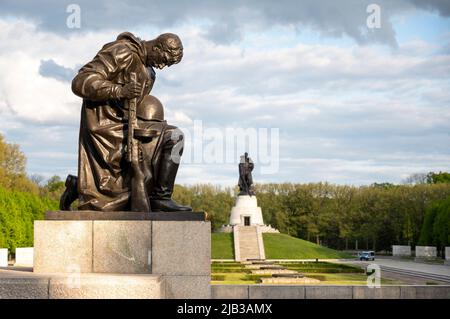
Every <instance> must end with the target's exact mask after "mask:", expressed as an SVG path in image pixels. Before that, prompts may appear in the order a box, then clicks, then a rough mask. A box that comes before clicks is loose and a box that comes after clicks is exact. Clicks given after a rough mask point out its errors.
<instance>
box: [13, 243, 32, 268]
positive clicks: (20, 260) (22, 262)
mask: <svg viewBox="0 0 450 319" xmlns="http://www.w3.org/2000/svg"><path fill="white" fill-rule="evenodd" d="M33 255H34V249H33V247H21V248H16V262H15V263H14V266H20V267H33Z"/></svg>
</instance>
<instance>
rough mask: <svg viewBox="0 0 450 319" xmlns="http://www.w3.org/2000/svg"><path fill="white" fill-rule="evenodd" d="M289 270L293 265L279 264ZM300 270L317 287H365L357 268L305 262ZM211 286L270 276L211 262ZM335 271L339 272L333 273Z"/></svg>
mask: <svg viewBox="0 0 450 319" xmlns="http://www.w3.org/2000/svg"><path fill="white" fill-rule="evenodd" d="M280 264H281V265H284V266H287V267H286V268H287V269H291V267H290V266H291V265H295V263H280ZM301 265H302V270H303V271H299V272H300V273H303V274H304V275H305V276H306V277H309V278H315V279H318V280H320V283H317V284H318V285H366V284H367V275H366V274H365V273H364V271H363V270H362V269H361V268H359V267H354V266H349V265H342V264H334V263H323V262H319V263H316V262H305V263H302V264H301ZM211 270H212V276H211V283H212V284H222V285H223V284H226V285H233V284H247V285H248V284H258V283H260V280H259V279H260V278H267V277H271V276H270V275H253V274H251V273H250V269H247V268H245V266H244V265H243V264H239V263H230V262H213V263H212V265H211ZM336 270H340V271H338V272H337V273H335V271H336ZM381 284H382V285H392V284H402V282H400V281H393V280H387V279H384V278H383V279H381Z"/></svg>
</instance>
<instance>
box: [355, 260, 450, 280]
mask: <svg viewBox="0 0 450 319" xmlns="http://www.w3.org/2000/svg"><path fill="white" fill-rule="evenodd" d="M352 263H354V264H361V265H368V264H377V265H379V266H380V267H383V266H385V267H389V268H395V269H399V270H408V271H418V272H423V273H428V274H433V275H442V276H449V277H450V266H445V265H436V264H426V263H419V262H414V261H408V260H398V259H390V258H376V259H375V261H370V262H367V261H353V262H352Z"/></svg>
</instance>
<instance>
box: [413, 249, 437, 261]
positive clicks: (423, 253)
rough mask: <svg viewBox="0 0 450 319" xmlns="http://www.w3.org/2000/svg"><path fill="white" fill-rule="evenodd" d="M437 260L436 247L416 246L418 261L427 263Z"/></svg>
mask: <svg viewBox="0 0 450 319" xmlns="http://www.w3.org/2000/svg"><path fill="white" fill-rule="evenodd" d="M436 258H437V250H436V247H433V246H416V258H415V260H416V261H427V260H433V259H436Z"/></svg>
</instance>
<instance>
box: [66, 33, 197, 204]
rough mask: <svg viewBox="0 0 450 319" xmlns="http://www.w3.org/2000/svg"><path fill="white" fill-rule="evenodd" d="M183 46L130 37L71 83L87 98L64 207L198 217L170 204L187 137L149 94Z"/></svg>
mask: <svg viewBox="0 0 450 319" xmlns="http://www.w3.org/2000/svg"><path fill="white" fill-rule="evenodd" d="M182 57H183V46H182V43H181V40H180V39H179V38H178V36H177V35H175V34H171V33H165V34H162V35H160V36H158V37H157V38H156V39H154V40H150V41H142V40H140V39H139V38H137V37H135V36H134V35H132V34H131V33H129V32H124V33H122V34H120V35H119V36H118V37H117V40H116V41H114V42H111V43H108V44H106V45H105V46H103V48H102V49H101V50H100V51H99V52H98V53H97V55H96V56H95V57H94V59H93V60H92V61H91V62H89V63H87V64H86V65H85V66H83V67H82V68H81V69H80V71H79V73H78V74H77V76H76V77H75V78H74V79H73V81H72V90H73V92H74V93H75V94H76V95H78V96H80V97H82V98H83V106H82V111H81V123H80V139H79V158H78V177H76V176H73V175H69V176H68V177H67V180H66V191H65V192H64V194H63V195H62V197H61V201H60V209H62V210H70V206H71V204H72V203H73V202H74V201H75V200H76V199H78V200H79V206H78V209H79V210H97V211H130V210H133V211H149V212H150V211H191V210H192V209H191V208H190V207H187V206H182V205H180V204H178V203H176V202H175V201H174V200H172V199H171V197H172V193H173V188H174V184H175V177H176V174H177V171H178V167H179V161H180V157H181V155H182V152H183V143H184V140H183V134H182V133H181V131H180V130H179V129H178V128H177V127H175V126H171V125H168V124H167V122H166V121H165V119H164V109H163V106H162V104H161V102H160V101H159V100H158V99H157V98H156V97H154V96H152V95H149V94H150V91H151V89H152V87H153V84H154V82H155V78H156V73H155V71H154V68H158V69H162V68H164V67H165V66H171V65H173V64H176V63H179V62H180V61H181V59H182Z"/></svg>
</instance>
